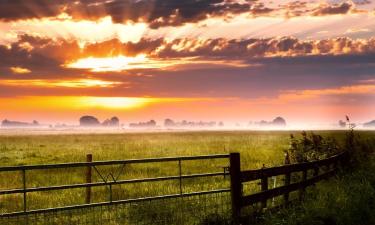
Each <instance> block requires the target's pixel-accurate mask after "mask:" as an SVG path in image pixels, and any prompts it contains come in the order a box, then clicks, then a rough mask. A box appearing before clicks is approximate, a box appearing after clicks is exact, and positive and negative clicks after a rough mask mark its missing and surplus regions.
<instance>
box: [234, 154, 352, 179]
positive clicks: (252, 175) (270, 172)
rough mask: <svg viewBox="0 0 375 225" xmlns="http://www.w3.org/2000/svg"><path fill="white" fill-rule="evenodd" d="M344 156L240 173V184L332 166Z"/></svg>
mask: <svg viewBox="0 0 375 225" xmlns="http://www.w3.org/2000/svg"><path fill="white" fill-rule="evenodd" d="M345 154H346V152H343V153H340V154H339V155H336V156H332V157H330V158H327V159H323V160H319V161H313V162H306V163H298V164H290V165H284V166H277V167H272V168H266V169H257V170H247V171H242V173H241V181H242V182H248V181H254V180H258V179H262V178H263V177H264V176H267V177H272V176H279V175H283V174H287V173H292V172H300V171H304V170H309V169H315V168H316V167H321V166H327V165H329V164H332V163H334V162H336V161H339V160H341V159H343V158H344V156H345Z"/></svg>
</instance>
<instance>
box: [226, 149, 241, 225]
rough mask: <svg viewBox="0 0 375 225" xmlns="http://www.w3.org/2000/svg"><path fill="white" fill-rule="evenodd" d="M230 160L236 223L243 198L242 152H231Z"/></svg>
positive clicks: (233, 217) (234, 220) (234, 221)
mask: <svg viewBox="0 0 375 225" xmlns="http://www.w3.org/2000/svg"><path fill="white" fill-rule="evenodd" d="M229 162H230V166H229V173H230V189H231V197H232V219H233V223H234V224H239V220H240V216H241V198H242V185H241V165H240V163H241V161H240V153H238V152H235V153H230V155H229Z"/></svg>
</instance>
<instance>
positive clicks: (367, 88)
mask: <svg viewBox="0 0 375 225" xmlns="http://www.w3.org/2000/svg"><path fill="white" fill-rule="evenodd" d="M329 95H332V96H344V95H371V96H374V98H375V84H358V85H351V86H343V87H338V88H327V89H313V90H302V91H286V92H284V93H282V94H280V95H279V96H278V98H277V99H274V100H271V101H270V102H274V103H275V102H280V103H287V102H291V101H301V100H308V99H314V98H319V97H322V96H329ZM265 100H267V99H265ZM268 100H269V99H268Z"/></svg>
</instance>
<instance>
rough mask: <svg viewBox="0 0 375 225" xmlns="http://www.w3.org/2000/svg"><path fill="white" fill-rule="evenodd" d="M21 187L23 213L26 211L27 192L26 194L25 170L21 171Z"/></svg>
mask: <svg viewBox="0 0 375 225" xmlns="http://www.w3.org/2000/svg"><path fill="white" fill-rule="evenodd" d="M22 185H23V187H22V188H23V211H24V212H26V211H27V192H26V170H25V169H23V170H22Z"/></svg>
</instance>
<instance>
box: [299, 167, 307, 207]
mask: <svg viewBox="0 0 375 225" xmlns="http://www.w3.org/2000/svg"><path fill="white" fill-rule="evenodd" d="M306 180H307V170H304V171H302V181H303V182H304V181H306ZM305 192H306V188H305V187H303V188H301V190H300V192H299V200H300V201H302V200H303V198H304V196H305Z"/></svg>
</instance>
